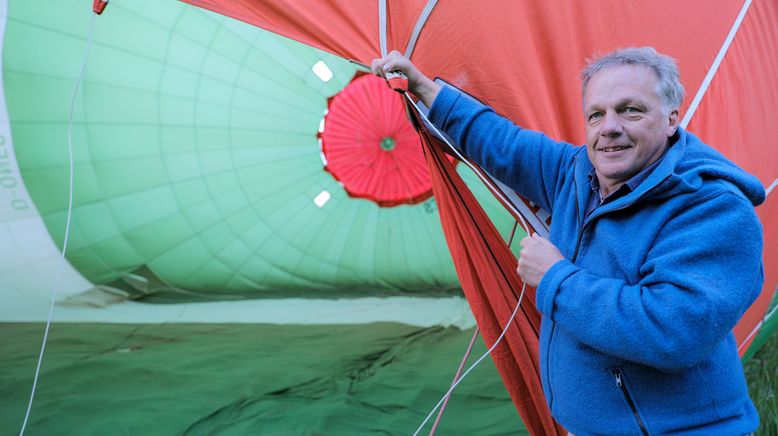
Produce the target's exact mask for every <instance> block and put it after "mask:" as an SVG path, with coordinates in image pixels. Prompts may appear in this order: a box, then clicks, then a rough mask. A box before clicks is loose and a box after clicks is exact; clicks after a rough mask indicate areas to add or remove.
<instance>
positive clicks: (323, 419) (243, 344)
mask: <svg viewBox="0 0 778 436" xmlns="http://www.w3.org/2000/svg"><path fill="white" fill-rule="evenodd" d="M43 329H44V326H43V325H42V324H2V323H0V353H2V354H1V357H0V423H1V424H0V434H2V435H6V434H7V435H14V434H18V433H19V429H20V428H21V424H22V421H23V419H24V412H25V408H26V406H27V401H28V398H29V393H30V389H31V386H32V376H33V373H34V371H35V363H36V359H37V355H38V352H39V350H40V343H41V340H42V336H43ZM471 335H472V330H470V331H460V330H458V329H455V328H440V327H435V328H428V329H423V328H418V327H411V326H406V325H401V324H391V323H377V324H369V325H354V326H300V325H289V326H279V325H223V324H222V325H182V324H167V325H107V324H54V325H53V326H52V329H51V333H50V336H49V342H48V345H47V348H46V354H45V357H44V361H43V367H42V373H41V378H40V381H39V383H38V390H37V392H36V397H35V403H34V407H33V409H32V415H31V418H30V423H29V424H28V428H27V432H26V434H28V435H53V434H57V435H69V434H74V435H75V434H77V435H104V434H127V435H135V434H142V435H144V436H150V435H177V434H192V435H200V434H227V435H232V434H234V435H244V434H263V435H266V434H267V435H270V434H273V435H280V434H288V435H350V434H358V435H364V434H398V435H410V434H412V433H413V432H414V430H415V429H416V427H417V426H418V425H419V424H420V423H421V421H422V420H423V419H424V417H425V416H426V414H427V413H429V411H430V409H431V408H432V407H433V406H434V405H435V404H436V403H437V402H438V400H439V399H440V398H441V396H442V395H443V393H444V392H445V390H446V389H447V388H448V385H449V384H450V382H451V378H452V377H453V374H454V372H455V370H456V367H457V365H458V363H459V360H460V359H461V356H462V354H463V353H464V350H465V348H466V347H467V343H468V341H469V339H470V337H471ZM484 350H485V346H484V344H483V342H482V341H480V340H479V345H478V346H477V347H476V350H475V351H474V352H473V355H472V356H471V359H470V362H472V361H474V360H475V359H476V358H477V357H478V356H480V355H481V354H482V353H483V352H484ZM429 424H431V421H430V423H429ZM429 424H428V425H427V427H426V428H425V430H426V431H423V432H422V433H423V434H427V433H428V432H429ZM521 432H524V429H523V425H522V424H521V420H520V418H519V416H518V413H517V412H516V410H515V408H514V407H513V404H512V403H511V401H510V399H509V397H508V395H507V393H506V392H505V389H504V387H503V385H502V381H501V380H500V378H499V376H498V374H497V372H496V370H495V368H494V365H493V364H492V362H491V360H490V359H485V360H484V362H483V363H482V364H481V365H480V366H479V367H478V368H477V369H476V370H474V371H473V372H472V373H471V375H470V376H468V378H467V379H466V380H465V381H464V382H463V383H462V385H461V386H460V387H459V388H457V390H456V391H455V393H454V395H453V398H452V400H451V401H450V402H449V406H448V409H447V410H446V412H445V414H444V417H443V420H442V422H441V425H440V427H439V430H438V434H441V435H459V434H461V435H498V434H514V435H515V434H517V433H521ZM525 434H526V433H525Z"/></svg>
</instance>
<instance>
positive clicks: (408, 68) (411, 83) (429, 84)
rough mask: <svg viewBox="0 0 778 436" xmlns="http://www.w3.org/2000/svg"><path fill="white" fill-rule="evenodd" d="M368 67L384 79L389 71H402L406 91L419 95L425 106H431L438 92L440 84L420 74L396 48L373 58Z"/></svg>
mask: <svg viewBox="0 0 778 436" xmlns="http://www.w3.org/2000/svg"><path fill="white" fill-rule="evenodd" d="M370 68H371V70H373V74H375V75H376V76H378V77H382V78H384V79H386V74H387V73H390V72H400V73H403V74H404V75H405V77H407V78H408V91H410V92H412V93H413V94H414V95H415V96H416V97H419V99H420V100H421V101H422V103H424V105H425V106H427V107H431V106H432V102H434V101H435V97H437V95H438V92H440V85H438V84H437V83H435V82H434V81H432V80H431V79H430V78H429V77H427V76H425V75H424V74H422V73H421V71H419V70H418V68H416V66H414V65H413V63H411V61H410V59H408V58H406V57H405V56H403V55H402V54H400V52H398V51H396V50H394V51H392V52H391V53H389V54H388V55H386V57H383V58H380V59H373V63H372V65H371V66H370Z"/></svg>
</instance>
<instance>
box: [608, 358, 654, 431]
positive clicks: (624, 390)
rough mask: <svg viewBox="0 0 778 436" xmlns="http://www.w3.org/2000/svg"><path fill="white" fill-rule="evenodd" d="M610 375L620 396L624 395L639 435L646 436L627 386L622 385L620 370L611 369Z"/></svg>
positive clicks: (644, 427) (643, 425)
mask: <svg viewBox="0 0 778 436" xmlns="http://www.w3.org/2000/svg"><path fill="white" fill-rule="evenodd" d="M611 374H613V378H614V379H616V386H618V388H619V389H621V394H622V395H624V399H625V400H627V404H629V408H630V409H632V414H633V415H634V416H635V421H637V423H638V426H640V431H641V433H642V434H643V435H644V436H648V430H646V425H645V424H644V423H643V418H641V417H640V415H639V414H638V409H637V407H635V402H634V401H632V397H631V396H630V395H629V391H628V390H627V386H625V385H624V380H623V379H622V377H621V370H619V369H612V370H611Z"/></svg>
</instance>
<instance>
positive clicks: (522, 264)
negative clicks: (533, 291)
mask: <svg viewBox="0 0 778 436" xmlns="http://www.w3.org/2000/svg"><path fill="white" fill-rule="evenodd" d="M521 247H522V248H521V254H520V256H519V267H518V269H517V271H518V273H519V275H520V276H521V278H522V279H523V280H524V282H525V283H526V284H528V285H529V286H532V287H533V288H537V287H538V283H540V280H541V279H542V278H543V276H544V275H545V274H546V271H548V269H549V268H551V266H552V265H554V264H555V263H557V262H559V261H560V260H562V259H564V258H565V257H564V256H562V253H560V252H559V249H557V248H556V246H554V244H552V243H551V241H549V240H548V239H546V238H543V237H540V236H538V234H537V233H535V234H533V235H532V236H527V237H525V238H524V239H522V240H521Z"/></svg>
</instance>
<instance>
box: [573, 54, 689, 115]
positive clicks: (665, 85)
mask: <svg viewBox="0 0 778 436" xmlns="http://www.w3.org/2000/svg"><path fill="white" fill-rule="evenodd" d="M618 65H638V66H644V67H648V68H650V69H651V70H652V71H653V72H654V74H656V77H657V84H656V93H657V95H658V96H659V99H660V101H661V102H662V108H663V109H664V110H665V112H667V113H669V112H670V111H671V110H673V109H677V108H679V107H680V106H681V102H683V95H684V92H683V85H681V74H680V73H679V72H678V65H677V64H676V62H675V59H673V58H671V57H670V56H667V55H663V54H661V53H659V52H657V51H656V49H654V48H653V47H640V48H637V47H631V48H622V49H619V50H616V51H613V52H610V53H608V54H606V55H603V56H599V57H597V58H594V59H589V60H587V62H586V66H585V67H584V69H583V70H582V71H581V92H582V93H584V92H586V87H587V86H588V85H589V81H590V80H591V79H592V77H594V75H595V74H597V73H599V72H600V71H602V70H604V69H606V68H609V67H614V66H618Z"/></svg>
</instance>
